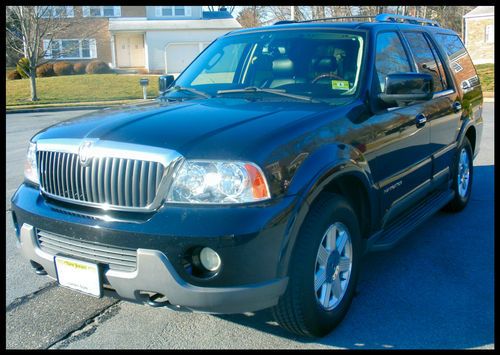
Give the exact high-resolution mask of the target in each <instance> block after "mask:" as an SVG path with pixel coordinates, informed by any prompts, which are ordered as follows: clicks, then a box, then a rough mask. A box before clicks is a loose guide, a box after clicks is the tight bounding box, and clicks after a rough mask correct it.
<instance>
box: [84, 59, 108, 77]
mask: <svg viewBox="0 0 500 355" xmlns="http://www.w3.org/2000/svg"><path fill="white" fill-rule="evenodd" d="M86 72H87V74H107V73H112V72H113V71H112V70H111V68H110V67H109V65H108V64H106V63H105V62H103V61H101V60H93V61H92V62H90V63H89V64H88V65H87V69H86Z"/></svg>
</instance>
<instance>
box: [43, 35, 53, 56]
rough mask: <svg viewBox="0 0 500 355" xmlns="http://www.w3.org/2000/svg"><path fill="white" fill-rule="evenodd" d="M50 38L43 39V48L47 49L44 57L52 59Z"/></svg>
mask: <svg viewBox="0 0 500 355" xmlns="http://www.w3.org/2000/svg"><path fill="white" fill-rule="evenodd" d="M49 44H50V40H48V39H44V40H43V50H44V51H45V55H44V58H47V59H50V58H52V50H51V49H50V47H49Z"/></svg>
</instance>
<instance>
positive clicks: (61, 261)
mask: <svg viewBox="0 0 500 355" xmlns="http://www.w3.org/2000/svg"><path fill="white" fill-rule="evenodd" d="M54 260H55V264H56V272H57V281H58V282H59V284H60V285H61V286H65V287H68V288H71V289H73V290H77V291H80V292H83V293H86V294H88V295H92V296H95V297H101V296H102V288H101V278H100V273H99V267H98V266H97V264H93V263H89V262H87V261H81V260H75V259H71V258H67V257H64V256H55V257H54Z"/></svg>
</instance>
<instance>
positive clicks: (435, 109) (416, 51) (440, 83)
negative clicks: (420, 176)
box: [403, 30, 462, 185]
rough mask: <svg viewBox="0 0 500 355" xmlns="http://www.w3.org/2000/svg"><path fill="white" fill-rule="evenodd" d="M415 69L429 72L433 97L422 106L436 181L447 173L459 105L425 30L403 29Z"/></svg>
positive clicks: (440, 180)
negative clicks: (428, 126) (428, 129)
mask: <svg viewBox="0 0 500 355" xmlns="http://www.w3.org/2000/svg"><path fill="white" fill-rule="evenodd" d="M403 34H404V37H405V39H406V41H407V43H408V45H409V47H410V49H411V52H412V56H413V60H414V61H415V64H416V67H417V71H418V72H420V73H427V74H430V75H432V77H433V79H434V80H433V81H434V97H433V99H432V100H431V101H428V102H426V103H425V104H424V108H423V110H424V111H425V113H426V116H427V122H428V124H429V125H430V146H429V147H430V151H431V155H432V158H433V161H432V176H433V182H434V183H435V184H436V185H438V184H440V183H442V182H444V181H445V180H446V179H447V178H448V177H449V174H450V169H449V166H450V164H451V163H452V159H453V156H454V153H455V147H456V144H455V142H456V137H457V135H458V132H459V130H460V116H461V114H462V105H461V102H460V98H459V96H458V93H457V91H456V90H455V88H454V85H453V80H452V79H451V77H450V73H449V71H448V69H447V68H446V67H445V66H444V65H443V63H445V61H444V58H443V57H442V55H441V54H440V53H439V51H438V50H437V48H436V45H435V43H434V41H433V39H432V38H431V36H430V35H429V34H428V33H425V32H421V31H418V30H417V31H404V32H403Z"/></svg>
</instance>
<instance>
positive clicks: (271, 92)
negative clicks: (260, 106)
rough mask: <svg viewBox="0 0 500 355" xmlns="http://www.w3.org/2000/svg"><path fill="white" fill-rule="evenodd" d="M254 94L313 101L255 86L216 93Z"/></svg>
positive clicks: (282, 91)
mask: <svg viewBox="0 0 500 355" xmlns="http://www.w3.org/2000/svg"><path fill="white" fill-rule="evenodd" d="M255 92H265V93H268V94H275V95H279V96H285V97H290V98H292V99H297V100H305V101H311V102H314V101H315V100H314V99H313V98H312V97H309V96H302V95H295V94H290V93H287V92H285V90H278V89H262V88H258V87H256V86H249V87H247V88H244V89H231V90H219V91H217V95H223V94H237V93H255Z"/></svg>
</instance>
